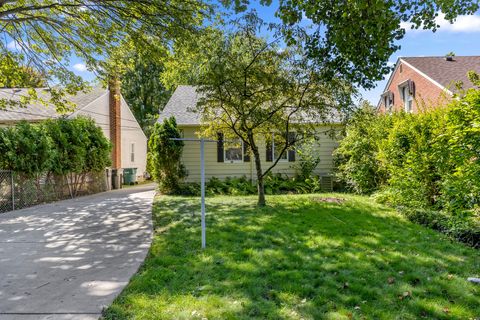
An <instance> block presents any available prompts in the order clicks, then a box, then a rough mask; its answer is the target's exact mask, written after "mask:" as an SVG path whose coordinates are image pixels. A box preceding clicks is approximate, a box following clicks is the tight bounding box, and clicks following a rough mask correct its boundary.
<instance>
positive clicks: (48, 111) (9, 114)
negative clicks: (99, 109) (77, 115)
mask: <svg viewBox="0 0 480 320" xmlns="http://www.w3.org/2000/svg"><path fill="white" fill-rule="evenodd" d="M28 90H29V89H0V99H3V100H12V101H20V99H21V98H22V97H24V96H28ZM35 90H36V91H37V95H38V97H39V98H40V99H44V100H48V99H49V94H48V91H47V90H45V89H42V88H39V89H35ZM107 92H108V90H107V89H104V88H102V87H100V86H98V87H94V88H92V90H90V91H89V92H86V93H85V92H79V93H77V94H76V95H72V96H69V97H67V100H69V101H71V102H73V103H74V104H75V105H76V106H75V109H74V110H72V111H70V112H67V113H66V114H64V115H69V114H72V113H73V112H75V111H78V110H80V109H82V108H84V107H86V106H87V105H89V104H90V103H92V102H93V101H95V100H96V99H98V98H100V97H101V96H103V95H104V94H106V93H107ZM61 115H62V114H61V113H59V112H57V109H56V108H55V106H53V105H51V104H47V105H44V104H42V103H41V102H38V101H32V102H31V103H29V104H28V105H27V106H26V107H25V108H21V107H8V108H7V109H4V110H0V122H15V121H21V120H26V121H40V120H45V119H50V118H58V117H60V116H61Z"/></svg>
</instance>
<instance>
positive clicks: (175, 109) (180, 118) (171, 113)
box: [158, 85, 342, 126]
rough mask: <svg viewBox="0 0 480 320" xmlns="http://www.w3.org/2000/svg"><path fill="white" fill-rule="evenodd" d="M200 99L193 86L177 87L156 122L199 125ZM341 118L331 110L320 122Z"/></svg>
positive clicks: (311, 120)
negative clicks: (168, 120) (198, 104)
mask: <svg viewBox="0 0 480 320" xmlns="http://www.w3.org/2000/svg"><path fill="white" fill-rule="evenodd" d="M200 97H201V93H198V92H197V89H196V87H195V86H187V85H181V86H178V87H177V89H176V90H175V92H174V93H173V94H172V97H171V98H170V100H169V101H168V102H167V104H166V105H165V108H164V109H163V111H162V112H160V115H159V117H158V122H163V120H164V119H168V118H170V117H175V119H176V122H177V124H178V125H184V126H187V125H200V124H201V116H200V113H198V112H196V106H197V102H198V100H199V99H200ZM341 118H342V117H341V116H340V114H339V113H338V112H336V111H334V110H333V111H332V113H331V115H330V116H329V117H328V119H322V120H323V121H326V122H329V123H340V122H341ZM300 122H305V123H318V122H322V121H321V120H320V119H316V120H315V119H304V118H302V120H301V121H300Z"/></svg>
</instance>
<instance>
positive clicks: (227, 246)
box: [104, 194, 480, 320]
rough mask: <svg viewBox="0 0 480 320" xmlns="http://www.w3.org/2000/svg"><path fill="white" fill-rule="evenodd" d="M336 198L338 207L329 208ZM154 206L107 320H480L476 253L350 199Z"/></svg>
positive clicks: (164, 202) (187, 201) (160, 200)
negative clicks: (144, 242)
mask: <svg viewBox="0 0 480 320" xmlns="http://www.w3.org/2000/svg"><path fill="white" fill-rule="evenodd" d="M326 196H329V197H340V198H344V199H346V201H345V202H343V203H335V202H325V201H323V200H322V198H323V197H326ZM267 200H268V202H269V206H268V207H267V208H264V209H258V208H256V207H255V201H256V198H255V197H214V198H210V199H208V201H207V211H208V212H207V215H208V217H207V249H206V250H205V251H202V250H200V248H199V247H200V218H199V214H198V213H199V199H198V198H187V197H166V196H160V197H157V198H156V201H155V204H154V210H153V219H154V225H155V237H154V240H153V244H152V247H151V249H150V253H149V256H148V257H147V259H146V261H145V264H144V266H143V267H142V269H141V270H140V271H139V273H138V274H137V275H136V276H134V277H133V278H132V280H131V282H130V284H129V285H128V287H127V288H126V289H125V290H124V292H123V293H122V294H121V295H120V296H119V297H118V298H117V299H116V300H115V302H114V303H113V304H112V305H111V306H110V307H109V308H108V309H107V310H106V312H105V313H104V317H105V319H116V320H119V319H142V320H143V319H477V318H478V317H480V286H479V285H474V284H472V283H469V282H467V280H466V278H467V277H470V276H480V274H479V272H480V252H479V251H478V250H475V249H472V248H469V247H466V246H464V245H462V244H459V243H455V242H452V241H450V240H449V239H448V238H446V237H445V236H444V235H442V234H440V233H437V232H435V231H432V230H428V229H426V228H424V227H422V226H418V225H415V224H412V223H410V222H408V221H406V220H405V219H404V218H402V217H401V216H400V215H398V214H396V213H395V212H394V211H393V210H391V209H388V208H386V207H384V206H380V205H376V204H373V203H372V202H371V201H370V200H369V199H368V198H365V197H357V196H349V195H339V194H336V195H335V194H330V195H285V196H270V197H268V198H267Z"/></svg>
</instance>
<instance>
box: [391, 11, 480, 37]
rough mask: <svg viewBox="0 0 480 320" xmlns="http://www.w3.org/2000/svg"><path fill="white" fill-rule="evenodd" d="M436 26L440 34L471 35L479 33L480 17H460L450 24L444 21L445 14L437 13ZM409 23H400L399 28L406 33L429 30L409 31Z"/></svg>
mask: <svg viewBox="0 0 480 320" xmlns="http://www.w3.org/2000/svg"><path fill="white" fill-rule="evenodd" d="M436 22H437V24H438V25H439V26H440V28H438V31H440V32H442V31H445V32H454V33H457V32H463V33H473V32H480V15H461V16H458V17H457V19H456V20H455V21H454V22H453V23H450V22H449V21H448V20H445V14H443V13H439V14H438V17H437V19H436ZM411 25H412V24H411V23H408V22H402V23H400V27H402V28H404V29H405V30H407V31H408V32H424V31H429V30H424V29H422V28H420V29H413V30H412V29H410V27H411Z"/></svg>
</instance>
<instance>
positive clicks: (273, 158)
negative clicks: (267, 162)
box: [272, 133, 290, 162]
mask: <svg viewBox="0 0 480 320" xmlns="http://www.w3.org/2000/svg"><path fill="white" fill-rule="evenodd" d="M285 155H286V158H285V159H280V160H278V162H288V160H290V159H289V157H288V149H287V150H285ZM276 160H277V159H276V158H275V133H272V161H276Z"/></svg>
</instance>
